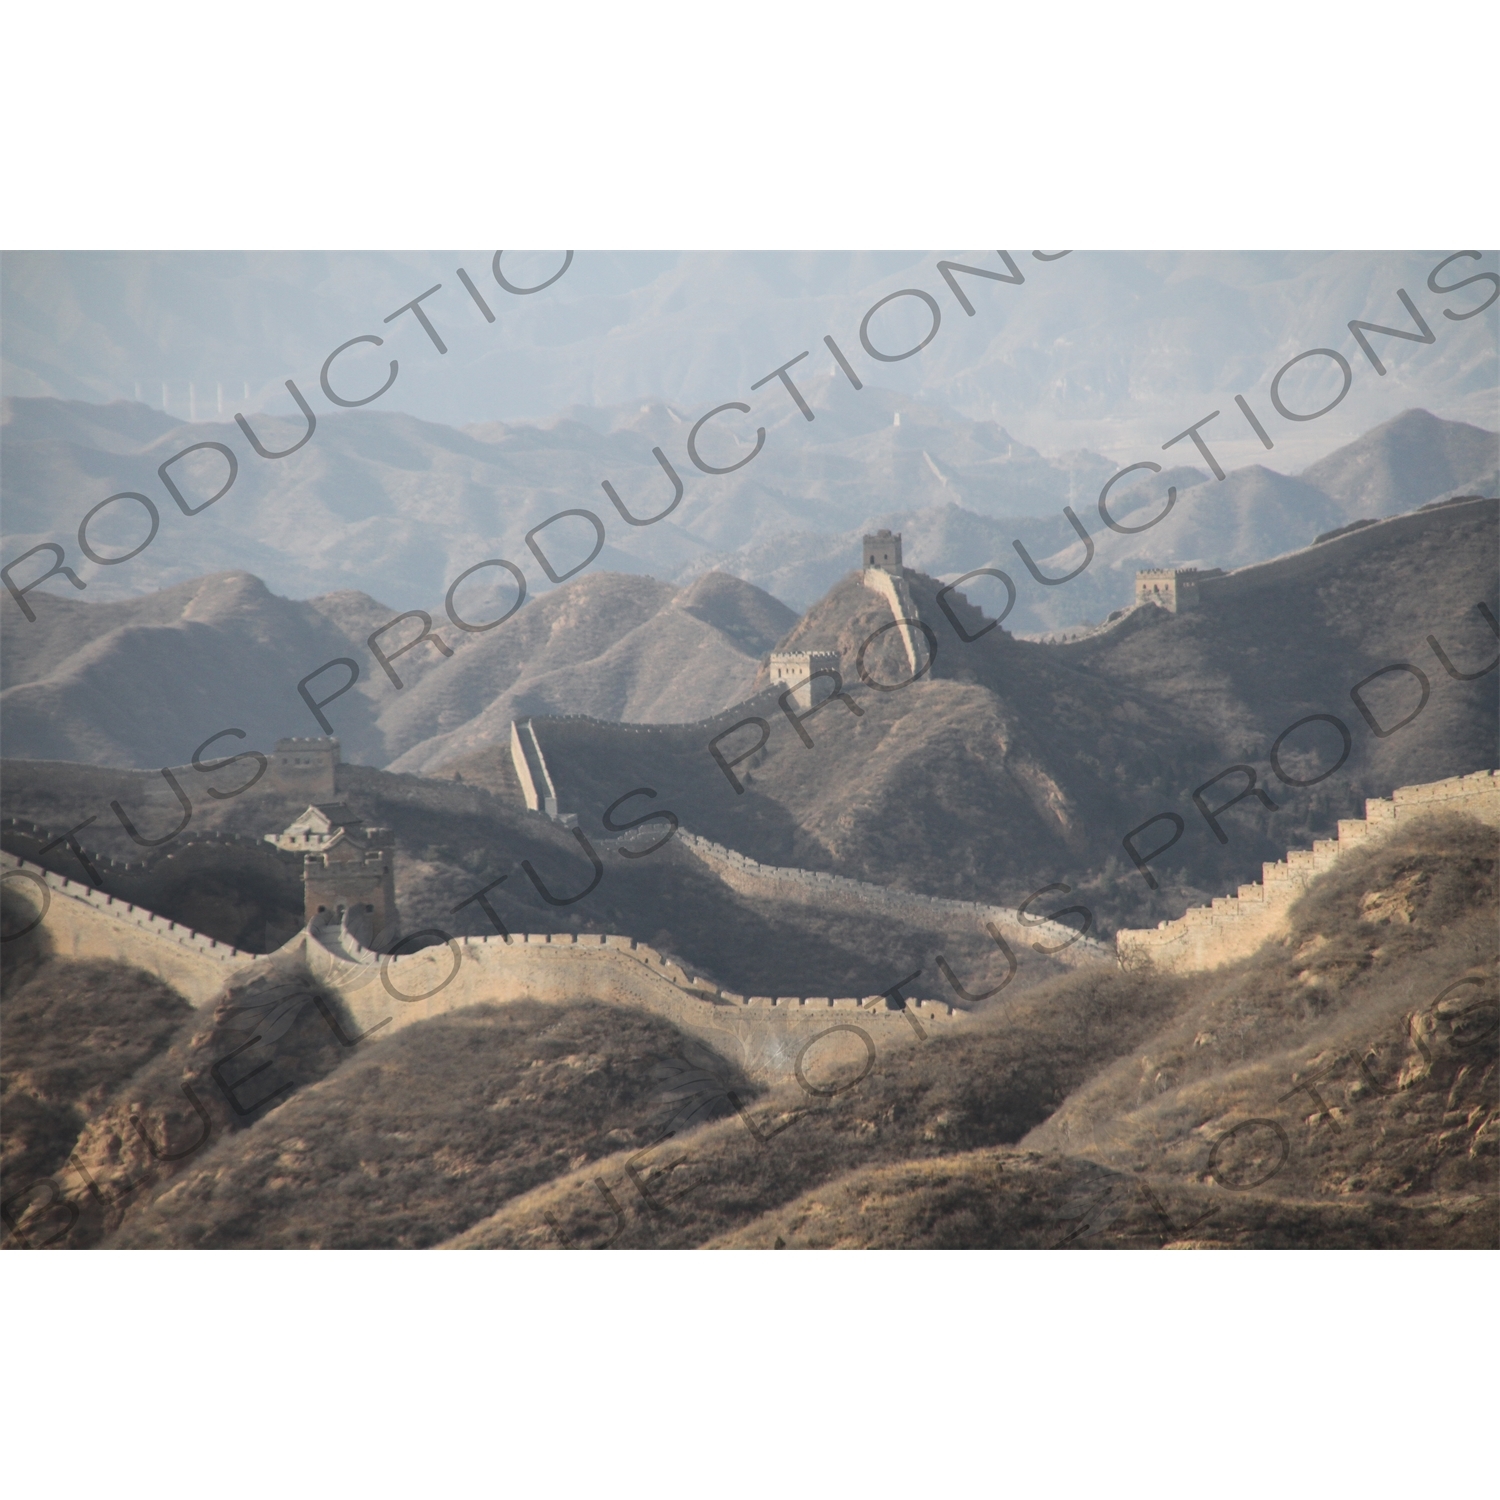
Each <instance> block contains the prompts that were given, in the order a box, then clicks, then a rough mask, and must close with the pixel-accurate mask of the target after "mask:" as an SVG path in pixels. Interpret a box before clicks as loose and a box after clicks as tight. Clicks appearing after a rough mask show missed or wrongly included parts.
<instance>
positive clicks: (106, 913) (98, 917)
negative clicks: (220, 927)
mask: <svg viewBox="0 0 1500 1500" xmlns="http://www.w3.org/2000/svg"><path fill="white" fill-rule="evenodd" d="M21 871H24V872H25V874H21V873H18V872H21ZM0 878H3V880H4V883H5V887H6V889H7V890H8V891H9V892H10V893H11V894H12V895H13V896H15V897H17V898H19V899H20V900H21V901H22V902H23V903H26V904H28V905H29V906H30V909H31V911H32V913H33V914H35V912H36V911H37V910H38V909H39V908H40V907H41V906H42V905H43V904H44V902H45V904H46V907H47V910H46V915H45V916H44V918H43V920H42V927H43V929H44V930H45V932H46V934H47V936H48V937H49V938H50V939H51V940H52V943H53V946H54V949H55V951H56V952H57V953H58V954H60V955H61V956H62V957H64V958H73V959H108V960H111V961H113V962H115V963H121V964H129V965H130V966H131V967H133V968H137V969H144V970H145V971H146V972H147V973H148V974H155V975H156V976H157V978H159V979H160V980H161V981H162V982H163V983H165V984H169V985H171V986H172V988H173V989H174V990H176V991H177V993H178V994H180V995H182V996H183V997H184V998H185V999H187V1000H188V1001H190V1002H191V1003H192V1004H193V1005H196V1006H203V1005H207V1004H208V1003H209V1002H210V1001H211V1000H213V998H214V997H215V996H216V995H217V994H218V993H219V991H220V990H222V989H223V988H224V985H225V984H226V983H227V982H228V980H229V979H230V977H231V976H232V975H234V974H235V973H237V972H238V971H239V970H240V969H242V968H245V967H246V966H248V965H249V964H252V963H254V962H255V961H256V958H257V956H258V955H256V954H254V953H245V952H242V951H241V950H240V949H238V948H231V947H228V946H226V945H225V944H224V943H220V942H218V941H216V940H215V939H214V938H210V937H205V936H204V935H203V934H202V933H201V932H194V931H193V930H192V928H190V927H184V926H182V924H181V923H179V922H169V921H168V920H167V919H166V918H165V917H159V916H157V915H156V914H155V912H150V911H147V910H146V908H145V907H143V906H135V905H133V904H131V903H130V902H128V901H122V900H120V899H119V898H118V897H117V896H113V895H110V894H109V893H108V892H105V891H100V890H95V889H94V888H93V887H92V886H88V885H80V884H79V882H78V881H76V880H69V879H68V878H67V877H66V876H64V875H55V874H53V873H52V872H51V871H50V870H44V869H43V868H42V867H41V866H40V865H37V864H33V863H32V862H31V861H29V860H23V859H18V858H16V856H15V855H13V854H6V853H0ZM38 880H40V881H43V882H45V883H46V886H47V891H48V895H47V896H46V897H43V895H42V893H41V890H40V888H39V887H38V885H37V883H36V882H37V881H38Z"/></svg>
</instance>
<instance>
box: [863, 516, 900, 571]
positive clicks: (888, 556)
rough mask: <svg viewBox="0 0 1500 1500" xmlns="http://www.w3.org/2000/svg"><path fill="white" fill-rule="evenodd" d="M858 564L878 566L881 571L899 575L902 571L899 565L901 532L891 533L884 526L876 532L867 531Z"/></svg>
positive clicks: (867, 566) (865, 566)
mask: <svg viewBox="0 0 1500 1500" xmlns="http://www.w3.org/2000/svg"><path fill="white" fill-rule="evenodd" d="M859 565H860V567H862V568H879V569H880V571H881V572H882V573H895V574H896V575H897V576H898V577H899V576H900V575H901V573H902V572H903V571H904V569H903V568H902V566H901V533H900V532H899V531H897V532H895V533H892V532H890V531H888V530H887V529H886V528H884V527H882V528H881V529H880V530H879V531H876V532H867V533H866V534H865V540H864V547H863V549H862V550H861V552H860V557H859Z"/></svg>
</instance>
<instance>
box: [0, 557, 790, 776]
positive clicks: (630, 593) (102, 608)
mask: <svg viewBox="0 0 1500 1500" xmlns="http://www.w3.org/2000/svg"><path fill="white" fill-rule="evenodd" d="M35 607H36V611H37V616H38V618H37V621H36V623H35V625H32V626H30V627H27V626H25V625H22V626H19V627H18V628H16V629H9V630H6V631H5V633H4V635H3V637H0V651H3V655H0V661H3V678H0V684H3V692H0V712H3V715H4V724H5V753H6V754H7V755H9V756H17V757H23V758H27V759H42V760H69V761H83V762H89V763H93V764H97V765H125V766H143V767H155V766H161V765H183V764H185V763H186V762H187V760H188V759H189V757H190V756H191V755H192V752H193V751H194V749H195V748H196V747H197V746H198V745H199V744H201V743H202V742H203V741H204V740H205V739H207V738H208V736H209V735H211V734H213V733H215V732H216V731H218V730H220V729H224V728H227V727H229V726H231V725H232V726H234V727H236V728H239V729H242V730H244V731H245V732H246V734H247V736H248V737H247V738H246V739H245V740H243V741H242V742H240V744H236V742H235V741H234V740H233V739H229V740H221V741H220V742H219V744H218V745H217V746H215V748H214V749H213V750H212V751H210V752H209V758H210V759H212V758H214V757H217V756H223V755H228V754H232V753H234V751H235V750H236V749H238V748H242V747H243V748H259V749H262V750H269V749H270V747H271V745H272V744H273V743H274V742H275V740H276V739H277V738H278V737H279V736H281V735H287V734H299V735H306V734H317V733H319V732H320V730H319V728H318V725H317V723H316V721H315V720H314V719H313V718H312V716H311V714H310V713H309V712H308V709H307V707H306V705H305V704H304V703H303V701H302V699H301V698H300V696H299V695H298V692H297V683H298V681H299V680H300V679H301V678H302V677H304V676H306V675H307V674H308V673H310V672H312V671H314V670H315V669H316V668H318V667H320V666H322V665H323V664H324V663H326V662H329V661H331V660H333V659H334V658H336V657H351V658H353V659H355V660H357V661H358V662H360V663H361V664H362V675H361V679H360V681H359V683H358V684H357V686H356V687H355V688H354V689H353V691H351V692H349V693H347V694H345V695H343V696H342V697H340V698H339V699H338V700H337V706H336V710H330V712H333V713H334V714H335V717H336V725H337V730H338V734H339V737H340V739H341V740H342V741H343V745H344V755H345V758H346V759H347V760H351V761H362V762H365V763H368V764H377V765H384V764H386V763H388V762H389V761H390V760H392V759H393V758H394V757H397V756H401V755H402V754H403V752H407V753H406V756H405V759H404V760H403V761H402V763H401V769H417V768H419V767H420V766H421V765H423V764H425V763H426V761H428V760H430V759H431V758H433V756H435V755H436V756H441V755H444V754H446V755H450V756H451V755H453V754H456V753H460V752H462V751H463V750H466V749H470V748H473V747H475V746H478V745H484V744H489V743H491V742H492V741H493V740H501V741H503V740H504V739H505V737H506V736H507V735H508V733H509V727H510V720H511V718H512V717H515V716H518V715H522V714H525V713H531V712H545V713H564V712H575V713H576V712H587V713H590V714H593V715H595V716H596V717H600V718H611V719H613V718H628V719H631V720H634V721H637V722H644V723H649V722H654V721H661V720H666V721H682V720H691V719H697V718H701V717H703V716H705V715H707V714H711V713H714V712H716V711H717V710H719V709H720V708H723V707H724V706H725V705H726V704H729V703H733V702H737V701H738V700H739V699H741V698H743V697H744V696H745V694H746V693H747V692H748V691H749V689H750V684H751V682H752V681H753V680H754V678H755V674H756V671H757V670H758V668H759V665H760V659H761V656H762V655H763V654H764V652H765V651H767V650H768V649H769V648H770V647H771V646H772V645H773V644H774V643H775V642H776V640H777V639H779V638H780V637H781V636H782V635H784V634H785V633H786V632H787V630H788V629H790V628H791V626H792V625H793V624H794V623H795V620H796V616H795V615H794V614H792V612H791V611H790V610H788V609H787V608H786V607H785V605H783V604H781V603H779V602H778V601H777V600H775V599H773V598H771V597H770V596H769V595H767V594H765V593H762V592H761V591H760V590H759V589H756V588H754V587H753V586H752V585H750V584H747V583H742V582H741V581H740V580H739V579H737V578H729V577H726V576H725V575H723V574H708V575H706V576H705V577H703V578H700V579H698V580H697V581H696V582H695V583H693V584H691V585H689V586H688V587H687V588H683V589H678V588H676V587H674V586H673V585H671V584H665V583H658V582H656V581H655V580H654V579H650V578H642V577H637V576H630V575H622V574H616V573H591V574H589V575H587V576H585V577H582V578H579V579H577V580H575V581H574V582H573V583H571V584H568V585H566V586H564V587H563V588H560V589H557V590H555V591H554V592H553V593H551V594H549V595H547V596H545V597H544V598H542V599H540V600H538V601H536V602H535V603H533V604H530V605H528V606H527V607H525V608H523V609H522V610H520V611H519V612H518V613H517V614H516V615H515V616H514V617H513V618H512V619H511V620H509V621H507V622H506V623H505V624H503V625H501V626H498V627H497V628H496V629H495V630H494V631H493V633H490V632H486V633H484V634H480V635H465V634H463V633H461V632H459V631H456V630H453V629H452V628H451V627H450V626H448V625H447V622H446V621H444V620H442V618H441V616H440V617H439V624H438V627H437V628H438V633H439V635H440V637H441V638H443V639H445V642H447V643H450V649H451V650H452V651H453V656H452V657H451V658H444V657H442V656H441V655H439V654H438V652H437V650H436V649H435V648H434V647H432V646H430V645H426V646H422V647H420V648H418V649H417V650H415V651H412V652H410V653H408V654H406V655H402V656H399V657H398V658H397V660H396V669H397V672H398V675H399V676H400V677H401V680H402V683H403V687H402V688H401V690H400V691H397V690H396V688H395V687H394V686H393V685H392V684H391V683H390V682H389V680H388V679H387V678H386V677H385V675H384V674H383V673H382V671H381V670H380V668H379V666H378V664H377V663H375V662H374V661H373V659H372V657H371V655H370V652H369V649H368V646H367V644H366V642H367V638H368V636H369V635H370V634H371V632H373V631H375V630H378V629H379V628H380V627H381V626H383V625H386V624H388V623H389V622H390V621H391V620H392V619H393V618H394V617H395V614H396V611H394V610H391V609H389V608H387V607H386V606H385V605H383V604H380V603H378V602H377V601H376V600H374V599H371V598H370V597H369V596H368V595H365V594H360V593H357V592H353V591H349V592H344V593H338V594H326V595H322V596H320V597H318V598H315V599H310V600H306V601H297V600H291V599H283V598H279V597H278V596H276V595H275V594H272V593H271V592H270V591H269V590H268V589H267V588H266V587H265V585H264V584H263V583H262V582H261V581H260V580H259V579H258V578H255V577H253V576H252V575H250V574H248V573H223V574H215V575H212V576H210V577H208V578H202V579H197V580H195V581H194V582H193V583H190V584H179V585H178V586H177V587H175V588H172V589H168V590H165V591H164V592H162V593H159V594H151V595H147V596H146V597H145V598H144V599H140V600H133V601H129V602H124V603H116V604H90V603H86V602H82V601H77V600H71V599H55V598H53V597H51V596H37V597H36V604H35ZM417 628H418V627H417V625H416V623H415V622H408V623H406V624H404V625H401V626H399V627H397V629H396V630H395V631H394V632H392V633H391V635H390V636H389V637H388V638H384V640H383V644H384V646H385V649H386V650H387V651H389V652H395V651H396V649H397V646H398V645H399V644H400V643H402V642H404V641H407V640H410V639H412V638H413V637H414V634H415V631H416V629H417ZM437 667H441V668H442V670H441V671H437V672H435V671H434V668H437ZM343 680H344V673H343V670H342V669H335V670H333V671H332V672H330V673H329V674H328V675H327V676H326V677H324V678H321V679H318V680H317V683H316V686H315V687H314V688H313V689H312V691H313V692H314V693H315V694H316V696H317V697H318V698H323V697H326V696H327V695H328V694H329V693H330V692H332V691H333V690H334V689H335V688H337V687H338V686H339V685H340V684H341V683H342V681H343Z"/></svg>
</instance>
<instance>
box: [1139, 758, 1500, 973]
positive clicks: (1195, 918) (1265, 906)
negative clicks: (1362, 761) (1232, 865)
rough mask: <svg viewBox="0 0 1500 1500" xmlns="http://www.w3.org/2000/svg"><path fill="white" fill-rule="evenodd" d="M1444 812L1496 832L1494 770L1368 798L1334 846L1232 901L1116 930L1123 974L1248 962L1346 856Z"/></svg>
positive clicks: (1324, 844) (1328, 842)
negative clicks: (1143, 969) (1360, 814)
mask: <svg viewBox="0 0 1500 1500" xmlns="http://www.w3.org/2000/svg"><path fill="white" fill-rule="evenodd" d="M1450 811H1452V812H1461V813H1466V814H1467V815H1468V816H1470V817H1473V818H1478V819H1479V820H1480V821H1481V822H1484V823H1489V824H1491V825H1494V826H1497V827H1500V771H1475V772H1474V773H1473V774H1472V775H1469V776H1451V777H1449V778H1448V779H1447V780H1445V781H1432V782H1428V783H1426V784H1425V785H1422V786H1403V787H1397V789H1396V790H1395V792H1394V793H1393V794H1392V795H1391V796H1390V797H1388V798H1387V797H1372V798H1370V799H1369V800H1368V801H1367V802H1366V803H1365V815H1364V817H1363V818H1340V819H1339V824H1338V837H1337V838H1336V839H1319V840H1317V841H1316V842H1315V843H1314V844H1313V847H1312V848H1311V849H1292V850H1289V851H1288V852H1287V857H1286V858H1285V859H1284V860H1280V861H1278V862H1277V863H1276V864H1268V865H1265V866H1263V867H1262V868H1263V875H1262V879H1261V880H1260V882H1259V883H1258V884H1255V885H1242V886H1241V887H1240V888H1239V892H1238V894H1237V895H1233V896H1219V897H1216V898H1215V900H1214V902H1213V905H1212V906H1195V907H1191V908H1190V909H1189V910H1188V911H1187V912H1185V913H1184V914H1183V916H1182V917H1181V918H1180V919H1179V920H1178V921H1175V922H1162V923H1161V924H1160V925H1159V926H1158V927H1156V928H1155V929H1154V930H1152V929H1144V930H1141V929H1125V930H1122V931H1121V932H1120V933H1119V934H1117V936H1116V939H1115V947H1116V951H1117V952H1118V954H1119V959H1120V963H1121V965H1122V966H1123V967H1125V968H1135V967H1147V966H1149V967H1151V968H1155V969H1159V970H1162V971H1163V972H1167V973H1174V974H1191V973H1199V972H1202V971H1203V970H1206V969H1217V968H1222V967H1223V966H1224V965H1225V964H1230V963H1234V962H1235V961H1236V960H1238V959H1241V958H1248V957H1249V956H1250V955H1251V954H1252V953H1254V952H1255V950H1256V949H1257V948H1259V947H1260V946H1261V944H1262V943H1265V942H1267V941H1269V940H1270V939H1272V938H1276V937H1280V936H1281V935H1282V934H1283V933H1284V932H1285V931H1286V930H1287V913H1288V912H1289V911H1290V910H1291V905H1292V902H1293V901H1295V900H1296V899H1297V897H1298V896H1300V895H1301V894H1302V892H1303V891H1304V890H1306V888H1307V886H1308V885H1309V884H1310V883H1311V882H1312V880H1313V879H1315V878H1316V877H1317V876H1318V875H1320V874H1322V872H1323V871H1324V870H1327V869H1329V868H1330V867H1331V866H1333V865H1334V864H1336V863H1337V862H1338V860H1339V859H1341V858H1342V857H1343V856H1344V855H1345V854H1346V853H1348V852H1349V850H1351V849H1357V848H1361V847H1363V846H1365V845H1368V844H1369V843H1370V842H1371V841H1372V840H1381V839H1386V838H1389V837H1390V835H1391V834H1392V833H1394V832H1395V831H1396V829H1397V828H1399V827H1404V826H1406V825H1407V824H1408V823H1410V822H1411V821H1412V820H1413V819H1414V818H1418V817H1421V816H1423V815H1424V814H1427V813H1432V812H1450Z"/></svg>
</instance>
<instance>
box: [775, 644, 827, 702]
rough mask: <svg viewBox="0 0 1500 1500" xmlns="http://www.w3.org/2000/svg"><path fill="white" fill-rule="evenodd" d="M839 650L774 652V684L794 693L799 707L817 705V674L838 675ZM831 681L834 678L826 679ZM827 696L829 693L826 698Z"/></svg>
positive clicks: (793, 699) (783, 690) (825, 679)
mask: <svg viewBox="0 0 1500 1500" xmlns="http://www.w3.org/2000/svg"><path fill="white" fill-rule="evenodd" d="M838 669H839V654H838V652H837V651H773V652H772V653H771V685H772V686H773V687H775V688H778V689H779V690H780V691H782V692H785V691H786V690H787V689H788V688H791V690H792V702H793V703H795V704H796V705H797V707H798V708H811V707H812V706H813V691H812V690H813V673H814V672H837V671H838ZM821 680H822V681H825V682H829V681H830V679H828V678H823V679H821ZM823 696H824V697H827V696H828V695H827V694H826V693H825V694H824V695H823Z"/></svg>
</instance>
